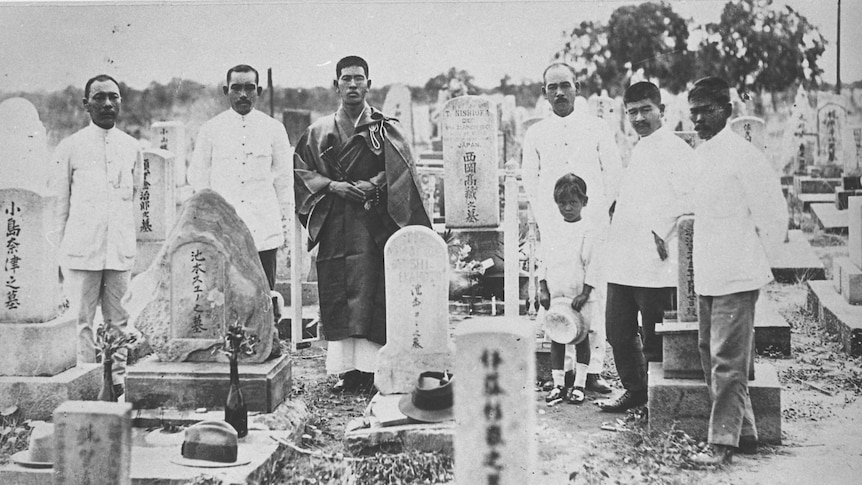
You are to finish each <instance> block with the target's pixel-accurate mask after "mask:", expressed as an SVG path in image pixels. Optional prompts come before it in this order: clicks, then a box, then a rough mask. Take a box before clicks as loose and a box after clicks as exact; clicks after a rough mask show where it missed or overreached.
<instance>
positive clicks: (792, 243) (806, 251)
mask: <svg viewBox="0 0 862 485" xmlns="http://www.w3.org/2000/svg"><path fill="white" fill-rule="evenodd" d="M788 239H789V241H788V242H786V243H784V244H781V245H779V246H777V247H776V248H774V249H773V250H772V251H770V254H769V265H770V267H771V268H772V276H774V277H775V280H776V281H778V282H780V283H796V282H798V281H805V280H825V279H826V270H825V269H824V268H823V262H822V261H820V258H818V257H817V254H816V253H815V252H814V250H813V249H812V248H811V245H810V244H808V239H807V238H806V237H805V233H804V232H802V231H800V230H794V231H789V232H788Z"/></svg>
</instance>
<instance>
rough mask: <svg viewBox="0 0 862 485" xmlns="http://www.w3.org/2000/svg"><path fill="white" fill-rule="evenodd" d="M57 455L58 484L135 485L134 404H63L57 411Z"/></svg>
mask: <svg viewBox="0 0 862 485" xmlns="http://www.w3.org/2000/svg"><path fill="white" fill-rule="evenodd" d="M54 457H55V459H54V483H55V484H56V485H68V484H73V483H74V484H79V485H131V483H132V479H131V476H130V472H131V466H132V406H131V404H127V403H116V402H102V401H66V402H64V403H63V404H61V405H60V407H58V408H57V410H56V411H54Z"/></svg>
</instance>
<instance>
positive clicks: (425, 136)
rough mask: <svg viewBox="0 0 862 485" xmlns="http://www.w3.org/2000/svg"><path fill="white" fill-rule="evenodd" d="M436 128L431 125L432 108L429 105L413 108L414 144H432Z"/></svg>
mask: <svg viewBox="0 0 862 485" xmlns="http://www.w3.org/2000/svg"><path fill="white" fill-rule="evenodd" d="M433 131H434V127H433V125H432V124H431V107H430V106H428V105H427V104H420V105H414V106H413V144H414V145H417V146H418V145H422V146H427V145H428V144H430V143H431V135H432V132H433Z"/></svg>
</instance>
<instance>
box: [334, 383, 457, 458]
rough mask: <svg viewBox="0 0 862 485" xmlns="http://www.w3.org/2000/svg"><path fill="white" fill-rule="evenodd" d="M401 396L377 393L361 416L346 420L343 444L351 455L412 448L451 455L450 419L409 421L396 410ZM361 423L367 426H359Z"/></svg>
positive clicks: (451, 426) (453, 424) (452, 427)
mask: <svg viewBox="0 0 862 485" xmlns="http://www.w3.org/2000/svg"><path fill="white" fill-rule="evenodd" d="M402 396H404V394H390V395H388V396H384V395H383V394H379V393H378V394H377V395H375V396H374V397H373V398H371V401H370V402H369V403H368V407H367V408H366V410H365V416H363V417H362V418H357V419H354V420H353V421H351V422H350V423H348V425H347V430H346V431H345V432H344V447H345V448H346V449H347V450H348V451H349V452H350V453H351V454H353V455H360V454H369V453H374V452H376V451H385V452H391V453H396V452H401V451H407V450H413V451H424V452H437V453H446V454H448V455H450V456H451V455H452V453H453V445H452V442H453V441H452V440H453V434H454V432H455V421H454V419H453V420H450V421H445V422H442V423H416V422H411V421H410V420H409V418H407V416H404V415H403V414H401V411H399V410H398V401H400V400H401V398H402ZM365 425H370V426H366V427H359V426H365ZM383 425H386V426H383Z"/></svg>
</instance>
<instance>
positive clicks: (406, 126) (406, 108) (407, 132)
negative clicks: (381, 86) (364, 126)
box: [383, 83, 415, 146]
mask: <svg viewBox="0 0 862 485" xmlns="http://www.w3.org/2000/svg"><path fill="white" fill-rule="evenodd" d="M383 114H385V115H386V116H391V117H393V118H397V119H398V121H399V122H400V123H401V128H402V131H403V132H404V136H405V137H406V138H407V142H408V143H410V145H411V146H412V145H413V140H414V138H415V137H414V135H413V101H412V98H411V95H410V88H408V87H407V86H405V85H403V84H397V83H396V84H393V85H392V86H389V91H387V92H386V100H384V101H383Z"/></svg>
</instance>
